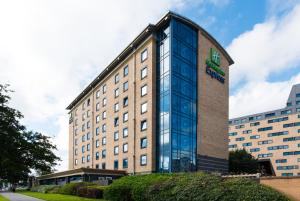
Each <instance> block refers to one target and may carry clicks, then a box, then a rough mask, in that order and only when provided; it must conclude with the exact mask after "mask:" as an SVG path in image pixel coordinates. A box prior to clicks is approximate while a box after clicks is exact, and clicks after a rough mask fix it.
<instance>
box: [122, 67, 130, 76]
mask: <svg viewBox="0 0 300 201" xmlns="http://www.w3.org/2000/svg"><path fill="white" fill-rule="evenodd" d="M128 71H129V69H128V66H125V67H124V69H123V75H124V77H126V76H127V75H128Z"/></svg>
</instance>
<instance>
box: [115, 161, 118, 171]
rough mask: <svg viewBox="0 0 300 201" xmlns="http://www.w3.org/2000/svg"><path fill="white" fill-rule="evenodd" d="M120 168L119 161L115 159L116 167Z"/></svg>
mask: <svg viewBox="0 0 300 201" xmlns="http://www.w3.org/2000/svg"><path fill="white" fill-rule="evenodd" d="M118 168H119V161H118V160H115V161H114V169H115V170H117V169H118Z"/></svg>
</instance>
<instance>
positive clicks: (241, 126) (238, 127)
mask: <svg viewBox="0 0 300 201" xmlns="http://www.w3.org/2000/svg"><path fill="white" fill-rule="evenodd" d="M235 128H236V129H241V128H245V125H244V124H242V125H237V126H235Z"/></svg>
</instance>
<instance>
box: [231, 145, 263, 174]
mask: <svg viewBox="0 0 300 201" xmlns="http://www.w3.org/2000/svg"><path fill="white" fill-rule="evenodd" d="M229 172H230V173H234V174H241V173H249V174H253V173H258V172H259V164H258V160H257V159H256V158H254V157H253V156H252V155H251V154H250V153H248V152H247V151H246V150H245V149H237V150H235V151H230V152H229Z"/></svg>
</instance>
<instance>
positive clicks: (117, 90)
mask: <svg viewBox="0 0 300 201" xmlns="http://www.w3.org/2000/svg"><path fill="white" fill-rule="evenodd" d="M118 96H119V88H116V89H115V98H116V97H118Z"/></svg>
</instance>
